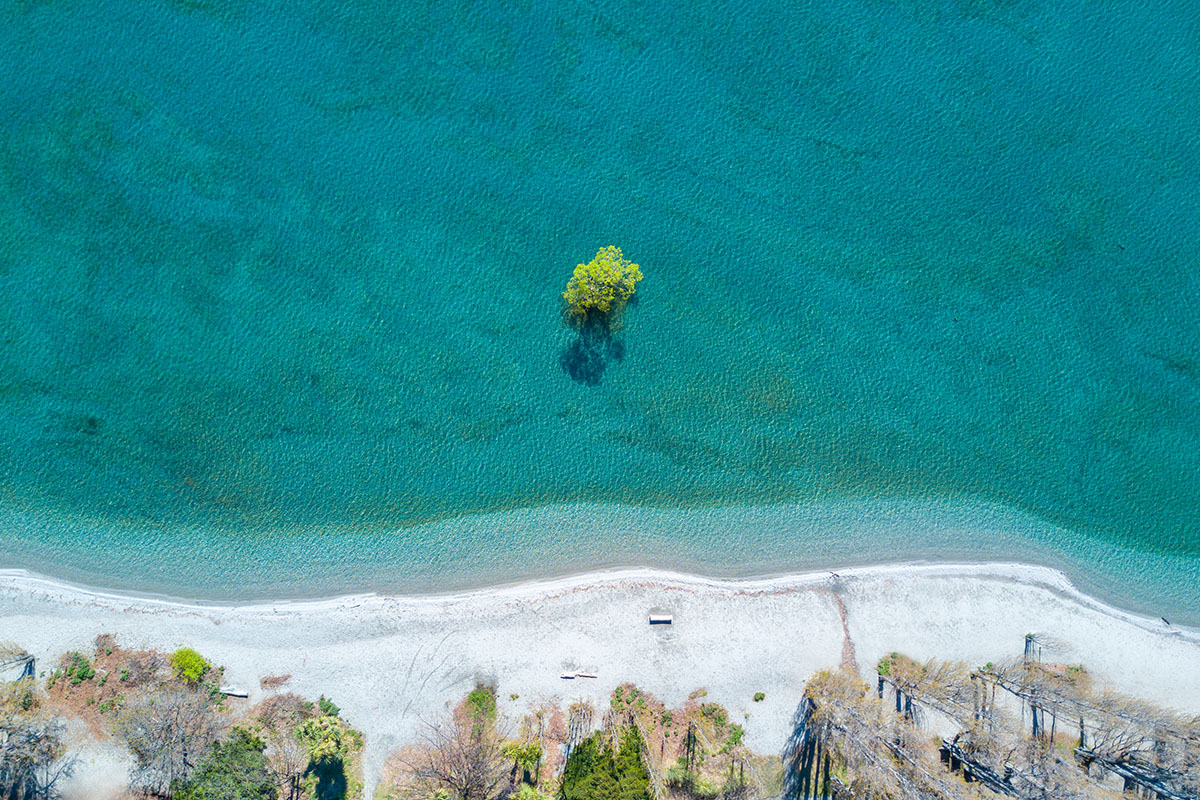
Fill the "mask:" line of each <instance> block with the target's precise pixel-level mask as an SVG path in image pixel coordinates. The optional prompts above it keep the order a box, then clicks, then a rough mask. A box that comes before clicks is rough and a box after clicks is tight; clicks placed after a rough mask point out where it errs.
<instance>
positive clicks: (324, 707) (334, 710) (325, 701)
mask: <svg viewBox="0 0 1200 800" xmlns="http://www.w3.org/2000/svg"><path fill="white" fill-rule="evenodd" d="M317 708H319V709H321V713H322V714H325V715H326V716H330V717H336V716H337V715H338V714H340V713H342V710H341V709H340V708H338V707H337V706H335V705H334V704H333V701H332V700H330V699H329V698H327V697H326V696H325V695H321V699H320V700H318V701H317Z"/></svg>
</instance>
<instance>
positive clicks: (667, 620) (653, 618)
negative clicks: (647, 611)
mask: <svg viewBox="0 0 1200 800" xmlns="http://www.w3.org/2000/svg"><path fill="white" fill-rule="evenodd" d="M673 621H674V618H673V617H672V616H671V615H670V614H651V615H650V624H651V625H670V624H671V623H672V622H673Z"/></svg>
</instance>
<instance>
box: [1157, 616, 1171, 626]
mask: <svg viewBox="0 0 1200 800" xmlns="http://www.w3.org/2000/svg"><path fill="white" fill-rule="evenodd" d="M1159 619H1161V620H1162V621H1163V622H1164V623H1165V624H1167V625H1170V624H1171V623H1170V621H1169V620H1168V619H1167V618H1166V617H1159Z"/></svg>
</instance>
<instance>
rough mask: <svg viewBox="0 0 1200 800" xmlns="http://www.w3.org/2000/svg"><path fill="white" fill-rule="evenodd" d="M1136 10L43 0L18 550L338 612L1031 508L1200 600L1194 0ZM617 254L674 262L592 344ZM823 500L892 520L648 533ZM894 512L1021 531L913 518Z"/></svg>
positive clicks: (1, 559)
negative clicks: (383, 601)
mask: <svg viewBox="0 0 1200 800" xmlns="http://www.w3.org/2000/svg"><path fill="white" fill-rule="evenodd" d="M1104 9H1105V10H1101V9H1100V7H1098V6H1097V5H1096V4H1094V3H1087V2H1077V3H1059V4H1046V3H1034V2H1021V1H1020V0H1014V1H1013V2H971V0H960V1H959V2H943V3H937V2H931V3H924V2H910V3H880V2H864V3H849V2H824V3H822V2H814V3H801V4H794V3H788V4H782V3H780V4H774V3H761V4H750V3H746V4H743V5H741V6H731V5H729V4H715V3H714V4H709V5H702V4H697V3H695V2H690V3H677V4H669V3H609V2H606V3H604V4H602V5H598V4H591V3H578V4H573V3H555V4H550V3H536V2H529V3H511V4H505V3H487V4H458V5H455V4H440V5H438V6H437V7H436V8H422V9H419V8H418V7H416V6H415V4H404V3H400V4H397V3H382V2H381V3H366V2H349V3H346V2H338V3H333V2H323V1H321V0H314V1H311V2H297V3H291V4H272V3H242V2H235V0H161V1H160V2H141V3H131V2H115V0H114V1H110V2H95V3H86V4H85V3H79V2H70V1H69V0H58V1H57V2H55V1H53V0H49V1H46V2H38V1H37V0H0V66H2V67H3V71H2V74H4V75H6V76H7V77H6V80H5V81H4V82H3V83H2V84H0V281H2V282H3V291H0V332H2V333H3V338H4V345H5V346H4V350H3V351H0V433H2V438H0V442H2V444H0V504H2V507H3V510H4V513H5V514H6V516H7V517H8V518H9V519H10V520H11V523H10V525H9V526H8V527H7V529H6V532H5V533H4V534H3V535H0V565H4V566H31V567H34V568H37V569H39V570H40V571H45V572H51V573H53V574H61V575H64V576H70V577H73V578H76V579H85V582H88V583H98V584H104V585H111V586H124V587H128V588H143V589H145V590H149V591H165V592H167V593H171V594H188V593H194V594H201V595H205V596H249V595H254V594H258V593H260V592H266V591H268V590H276V589H279V588H280V587H282V586H284V585H285V583H286V585H287V586H290V587H293V588H292V589H291V590H292V591H293V592H299V593H304V594H309V593H322V592H324V591H325V588H326V587H327V586H328V585H329V584H328V583H327V581H328V580H332V578H331V576H336V577H337V580H335V581H334V582H335V583H336V585H337V587H338V588H339V589H342V588H349V587H352V586H353V585H355V584H356V582H361V583H362V584H364V585H371V586H376V585H381V584H380V580H381V579H380V576H381V575H383V574H384V573H386V574H387V575H388V576H390V578H389V579H388V581H385V583H387V585H389V586H392V587H405V586H411V587H417V588H427V589H428V588H434V587H435V586H437V585H440V584H441V583H445V584H447V585H448V586H449V585H468V584H471V583H478V582H480V581H486V580H497V579H507V577H508V576H516V575H525V574H542V573H543V572H560V571H564V570H566V571H576V570H581V569H585V568H588V567H590V566H594V565H606V564H618V563H656V564H658V565H661V566H675V567H685V566H694V567H697V568H704V569H706V570H708V571H710V572H715V573H720V574H750V573H756V572H762V571H764V569H765V571H775V570H774V569H766V568H767V567H770V565H775V564H779V565H786V566H788V567H801V566H804V565H805V564H812V565H817V566H828V565H831V564H838V563H842V561H843V560H848V561H855V562H859V563H861V562H862V561H863V560H864V559H865V560H868V561H884V560H889V559H892V558H910V557H933V556H937V555H941V554H950V555H953V556H956V557H959V558H971V557H975V558H987V557H997V555H998V556H999V557H1004V555H1005V554H1006V553H1011V552H1013V551H1012V549H1011V548H1009V547H1008V546H1007V545H1006V544H1005V543H1006V542H1008V541H1009V540H1008V539H1006V538H1005V536H1004V535H1003V534H1002V533H1000V532H999V529H1000V528H1004V529H1006V530H1007V529H1008V528H1011V527H1015V528H1019V529H1020V530H1022V531H1024V533H1022V534H1020V537H1021V541H1022V542H1026V543H1027V544H1028V546H1024V545H1023V546H1022V547H1023V548H1024V549H1021V548H1018V550H1019V552H1021V553H1022V554H1023V555H1027V556H1028V557H1029V558H1033V557H1036V558H1038V559H1039V560H1041V561H1043V562H1047V563H1062V564H1075V565H1082V566H1079V568H1078V569H1075V570H1074V574H1076V575H1083V574H1085V573H1087V572H1088V569H1089V568H1088V567H1087V566H1086V565H1087V564H1089V563H1091V564H1094V563H1097V562H1102V563H1103V564H1106V566H1101V567H1094V568H1091V569H1092V572H1091V573H1090V574H1092V576H1093V577H1092V578H1086V577H1085V578H1084V579H1083V580H1084V582H1085V583H1086V582H1087V581H1088V580H1092V581H1093V582H1095V583H1097V584H1104V586H1105V587H1106V589H1105V593H1106V594H1107V596H1110V597H1113V598H1115V599H1117V600H1118V601H1121V602H1124V603H1125V604H1126V605H1130V606H1136V607H1139V608H1142V607H1144V608H1151V607H1153V608H1164V609H1168V610H1171V611H1173V612H1177V613H1182V614H1185V615H1191V618H1192V619H1200V599H1198V597H1197V593H1196V592H1195V590H1194V586H1195V585H1196V578H1197V568H1196V563H1197V561H1200V504H1198V503H1197V502H1196V500H1197V498H1198V497H1200V324H1198V323H1200V269H1198V267H1200V240H1198V236H1197V233H1196V231H1197V229H1198V228H1197V225H1196V218H1197V210H1198V208H1200V148H1198V147H1197V143H1198V142H1200V46H1198V45H1200V10H1198V9H1197V8H1196V6H1195V5H1194V4H1192V3H1188V2H1178V3H1160V4H1115V5H1111V6H1107V5H1106V6H1104ZM610 243H611V244H617V245H619V246H621V247H623V248H624V250H625V253H626V255H627V256H629V257H630V258H632V259H633V260H635V261H637V262H639V263H640V264H641V265H642V269H643V271H644V272H645V274H646V279H645V280H644V281H643V282H642V284H641V285H640V287H639V291H638V295H637V303H636V304H635V305H634V306H633V307H631V308H630V309H629V310H628V312H627V314H626V316H625V321H624V322H625V324H624V327H623V328H622V330H621V331H620V332H619V334H618V344H619V346H617V347H612V348H597V349H595V350H588V349H586V348H585V350H584V351H583V352H582V356H583V358H582V359H581V358H580V355H581V353H580V351H579V350H578V349H572V347H573V345H574V343H575V337H576V335H575V334H574V333H573V332H572V331H571V330H570V329H568V328H566V327H565V326H564V325H563V324H562V321H561V318H560V305H559V304H560V300H559V294H560V292H561V291H562V288H563V286H564V284H565V282H566V279H567V278H568V277H569V275H570V271H571V269H572V268H573V267H574V265H575V263H576V262H578V261H582V260H586V259H587V258H589V257H590V256H591V254H592V253H594V252H595V250H596V249H597V248H599V247H601V246H603V245H607V244H610ZM577 503H584V504H597V503H599V504H604V505H603V507H605V508H612V506H613V504H617V505H623V506H625V508H624V509H622V510H620V511H619V513H615V515H614V514H608V515H601V517H600V518H598V519H597V520H596V522H595V525H596V526H597V527H596V531H595V534H594V536H592V538H591V539H589V538H588V537H586V536H584V535H583V534H570V535H565V534H564V533H563V532H562V530H560V529H559V528H558V520H560V518H561V515H562V514H568V516H569V515H570V512H567V511H563V510H562V509H564V508H565V509H570V508H575V507H577V506H574V505H572V504H577ZM797 503H799V504H801V505H800V507H801V508H802V509H808V511H805V512H804V513H809V512H810V511H811V509H813V508H819V509H823V510H822V511H821V512H820V513H822V514H824V513H834V512H832V511H830V509H838V508H840V509H842V511H841V512H837V513H845V514H858V515H860V516H865V518H864V519H863V520H862V524H861V525H858V526H847V525H843V526H836V525H835V526H833V529H834V530H837V531H839V532H840V533H839V534H838V535H837V536H831V537H829V538H824V537H823V538H820V542H821V544H820V549H821V552H820V554H819V557H817V556H815V555H813V548H814V547H816V546H817V545H816V544H814V540H813V538H812V534H811V530H815V528H813V527H812V526H809V527H807V528H806V527H805V525H803V524H801V525H785V524H782V523H781V524H779V525H776V526H775V527H773V528H771V530H772V531H773V532H774V533H773V535H771V536H770V537H767V536H766V535H765V534H755V533H753V526H752V525H750V524H746V525H743V526H740V527H739V526H732V527H733V528H734V529H736V530H737V531H738V533H737V534H733V533H731V532H730V530H731V529H730V527H729V526H725V525H708V526H705V525H700V526H696V527H691V526H679V525H675V524H674V523H672V524H666V523H663V526H660V527H655V525H654V524H650V523H648V522H646V521H645V520H646V519H647V517H645V516H644V515H650V516H651V517H654V518H655V519H658V517H657V516H655V515H658V514H659V513H660V512H659V511H655V510H652V509H653V508H663V509H666V508H682V509H690V511H686V512H684V513H681V514H678V515H677V517H678V519H692V518H693V517H699V518H708V517H711V518H713V519H720V518H721V516H722V514H725V513H728V512H725V511H719V510H713V507H728V506H737V507H741V508H743V509H745V508H747V507H753V506H770V508H763V509H762V510H761V512H753V513H752V512H749V511H739V512H737V513H739V514H743V515H744V514H750V515H751V517H750V518H753V514H754V513H761V514H765V515H768V516H770V515H771V514H776V513H778V514H783V515H784V516H785V517H786V515H787V514H790V513H793V512H792V511H789V510H787V509H791V508H792V507H793V504H797ZM894 503H899V504H900V506H902V507H910V506H911V507H915V508H923V507H925V505H924V504H927V503H934V505H937V504H940V503H944V504H946V505H945V507H946V508H951V509H955V510H954V511H953V514H959V513H960V511H959V509H962V508H966V509H969V512H967V517H969V518H972V519H973V517H971V515H972V514H974V513H975V511H974V510H973V509H976V508H979V507H988V508H994V507H996V506H1002V507H1009V508H1011V509H1013V510H1012V511H1011V512H1003V513H1004V514H1010V513H1011V514H1012V515H1013V519H1014V520H1018V521H1017V522H1014V523H1013V524H1012V525H1008V524H1007V523H1006V525H1004V526H993V528H988V529H987V530H988V531H989V532H987V533H986V534H980V535H974V536H960V537H953V536H950V537H942V538H938V537H937V536H933V535H931V534H925V535H926V536H927V538H926V539H921V536H922V534H921V533H919V531H921V530H923V526H921V525H910V526H908V527H906V528H905V530H907V531H909V533H906V534H905V535H904V536H895V537H892V538H890V539H889V538H886V537H885V538H884V539H883V540H882V542H880V543H875V542H873V541H872V540H871V539H870V538H869V537H867V536H865V534H864V531H870V530H875V529H877V528H878V527H879V525H880V524H884V525H886V515H885V519H884V522H882V523H881V522H880V521H879V520H876V519H874V518H873V517H872V516H871V515H873V514H875V513H878V512H879V509H880V508H883V507H886V506H887V505H888V504H894ZM814 504H815V505H814ZM543 506H545V507H547V508H549V511H538V510H536V509H537V508H538V507H543ZM647 507H651V508H647ZM639 508H641V509H643V510H639ZM512 509H530V510H527V511H513V512H512V513H509V514H503V513H501V514H500V515H499V516H483V517H479V516H473V514H475V513H477V512H504V511H505V510H512ZM780 509H784V510H782V511H781V510H780ZM464 514H465V515H468V516H461V515H464ZM545 514H549V516H539V515H545ZM672 518H674V517H672ZM479 520H489V521H490V522H489V524H487V525H481V524H479V522H478V521H479ZM519 520H526V521H528V520H536V521H537V524H525V523H522V522H520V521H519ZM605 520H607V523H606V522H605ZM614 520H616V521H614ZM621 520H633V521H634V522H629V521H624V522H623V521H621ZM552 523H553V524H552ZM439 525H441V526H447V525H449V526H450V527H451V528H453V530H455V531H456V533H455V534H454V535H453V536H450V537H449V538H450V540H452V541H453V542H455V543H456V544H455V545H454V546H453V547H442V546H441V545H440V544H438V539H437V536H439V535H440V534H437V533H435V532H436V531H441V530H444V528H442V527H439ZM606 525H607V527H606ZM510 526H511V528H512V529H510ZM802 530H810V533H800V532H798V531H802ZM1050 530H1054V531H1061V532H1062V533H1061V535H1059V534H1050V533H1047V531H1050ZM665 531H670V532H671V535H669V536H668V535H667V534H666V533H665ZM431 537H432V538H431ZM745 537H750V538H752V539H753V541H754V545H753V546H746V547H743V546H741V545H739V544H738V542H740V541H742V539H744V538H745ZM913 539H917V540H918V541H915V542H914V541H913ZM731 540H732V541H731ZM303 542H309V543H318V542H319V543H320V544H319V545H317V544H304V545H301V544H298V543H303ZM431 542H432V543H433V544H431ZM609 542H616V543H619V544H612V545H609V544H608V543H609ZM514 548H519V549H518V550H517V552H515V553H514ZM231 554H232V555H231ZM843 554H844V555H846V558H845V559H843V558H842V556H843ZM1106 554H1116V555H1113V556H1112V557H1111V558H1109V557H1108V556H1107V555H1106ZM305 559H311V560H315V562H320V563H322V564H324V565H325V566H323V567H321V568H320V569H317V568H315V567H314V568H312V569H311V570H310V568H309V567H308V566H306V564H307V562H306V561H305ZM431 559H432V560H433V563H436V564H437V568H436V569H431V566H430V564H431ZM247 562H248V563H250V564H253V566H252V567H247V566H246V563H247ZM237 564H241V565H242V567H244V569H242V567H237V566H235V565H237ZM1188 565H1190V566H1188ZM214 570H219V571H223V572H222V574H221V575H220V576H219V577H217V578H216V579H215V580H210V578H209V576H208V575H206V573H207V572H210V571H214ZM230 570H231V571H230ZM285 573H286V574H287V575H288V576H289V577H288V578H287V580H286V582H281V581H282V578H280V577H279V576H281V575H284V574H285ZM1121 575H1128V576H1130V577H1129V578H1128V583H1129V585H1128V586H1126V585H1124V584H1125V581H1123V580H1122V579H1121V577H1120V576H1121ZM1099 576H1107V577H1099ZM218 587H219V588H218Z"/></svg>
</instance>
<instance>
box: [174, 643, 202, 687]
mask: <svg viewBox="0 0 1200 800" xmlns="http://www.w3.org/2000/svg"><path fill="white" fill-rule="evenodd" d="M211 668H212V665H210V664H209V663H208V662H207V661H205V660H204V656H202V655H200V654H199V653H197V652H196V651H195V650H193V649H192V648H190V647H181V648H180V649H178V650H176V651H175V652H174V653H172V654H171V669H172V670H173V671H174V672H175V677H177V678H182V679H183V681H184V682H185V683H199V682H200V679H201V678H203V677H204V673H206V672H208V671H209V669H211Z"/></svg>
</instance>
